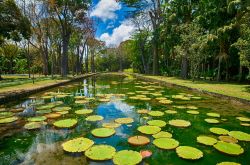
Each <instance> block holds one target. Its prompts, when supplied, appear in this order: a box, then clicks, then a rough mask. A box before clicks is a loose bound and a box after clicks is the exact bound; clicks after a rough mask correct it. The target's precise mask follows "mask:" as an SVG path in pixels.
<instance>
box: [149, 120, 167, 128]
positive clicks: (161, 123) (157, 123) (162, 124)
mask: <svg viewBox="0 0 250 165" xmlns="http://www.w3.org/2000/svg"><path fill="white" fill-rule="evenodd" d="M147 124H148V125H153V126H158V127H165V126H166V124H167V123H166V122H165V121H163V120H150V121H148V122H147Z"/></svg>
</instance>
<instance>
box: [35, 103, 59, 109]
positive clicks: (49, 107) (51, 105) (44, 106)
mask: <svg viewBox="0 0 250 165" xmlns="http://www.w3.org/2000/svg"><path fill="white" fill-rule="evenodd" d="M55 106H56V105H55V104H48V105H41V106H39V107H36V109H37V110H43V109H52V108H54V107H55Z"/></svg>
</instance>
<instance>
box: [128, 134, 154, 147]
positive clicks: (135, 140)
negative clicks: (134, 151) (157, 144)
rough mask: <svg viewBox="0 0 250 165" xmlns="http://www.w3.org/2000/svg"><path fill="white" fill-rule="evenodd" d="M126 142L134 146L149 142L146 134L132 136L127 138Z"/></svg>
mask: <svg viewBox="0 0 250 165" xmlns="http://www.w3.org/2000/svg"><path fill="white" fill-rule="evenodd" d="M128 143H129V144H132V145H135V146H142V145H146V144H148V143H150V140H149V138H147V137H146V136H132V137H130V138H128Z"/></svg>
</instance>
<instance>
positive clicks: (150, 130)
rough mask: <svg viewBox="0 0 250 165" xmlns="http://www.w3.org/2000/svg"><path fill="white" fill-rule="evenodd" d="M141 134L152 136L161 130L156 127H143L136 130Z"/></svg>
mask: <svg viewBox="0 0 250 165" xmlns="http://www.w3.org/2000/svg"><path fill="white" fill-rule="evenodd" d="M137 130H138V131H139V132H141V133H144V134H148V135H153V134H156V133H158V132H160V131H161V128H160V127H158V126H151V125H144V126H140V127H138V128H137Z"/></svg>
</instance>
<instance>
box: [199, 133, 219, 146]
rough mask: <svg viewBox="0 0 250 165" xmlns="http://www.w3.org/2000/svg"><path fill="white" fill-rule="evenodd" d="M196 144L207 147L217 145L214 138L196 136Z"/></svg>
mask: <svg viewBox="0 0 250 165" xmlns="http://www.w3.org/2000/svg"><path fill="white" fill-rule="evenodd" d="M197 142H198V143H201V144H204V145H207V146H212V145H214V144H215V143H217V140H216V139H215V138H212V137H209V136H203V135H202V136H198V137H197Z"/></svg>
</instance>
